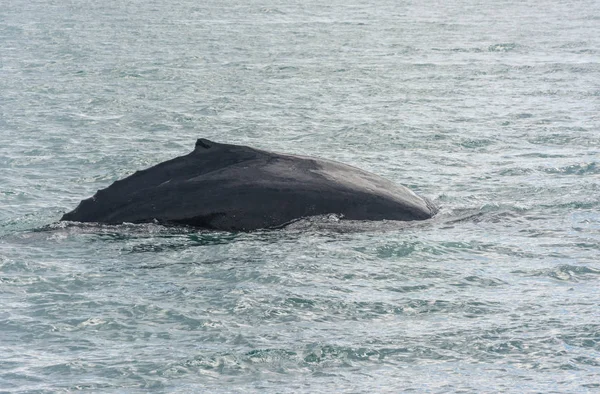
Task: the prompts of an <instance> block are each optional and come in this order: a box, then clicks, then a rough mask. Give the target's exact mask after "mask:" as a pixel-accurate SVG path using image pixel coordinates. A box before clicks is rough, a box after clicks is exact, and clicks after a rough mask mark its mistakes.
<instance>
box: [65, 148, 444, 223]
mask: <svg viewBox="0 0 600 394" xmlns="http://www.w3.org/2000/svg"><path fill="white" fill-rule="evenodd" d="M436 212H437V208H436V207H435V206H434V205H433V204H432V203H431V202H430V201H429V200H427V199H426V198H423V197H420V196H418V195H416V194H415V193H414V192H412V191H411V190H410V189H408V188H406V187H404V186H401V185H396V184H394V183H392V182H390V181H388V180H386V179H384V178H381V177H379V176H377V175H375V174H371V173H369V172H366V171H363V170H360V169H358V168H355V167H352V166H349V165H346V164H342V163H338V162H335V161H331V160H324V159H318V158H313V157H305V156H295V155H286V154H279V153H272V152H268V151H264V150H259V149H254V148H250V147H247V146H240V145H229V144H220V143H216V142H212V141H209V140H207V139H203V138H201V139H199V140H198V141H197V142H196V147H195V149H194V151H193V152H191V153H189V154H187V155H185V156H181V157H177V158H175V159H172V160H169V161H166V162H164V163H160V164H157V165H155V166H154V167H151V168H148V169H146V170H142V171H138V172H136V173H134V174H133V175H131V176H129V177H127V178H124V179H122V180H119V181H116V182H115V183H113V184H112V185H110V186H109V187H107V188H106V189H102V190H99V191H98V192H97V193H96V194H95V195H94V196H93V197H91V198H88V199H86V200H83V201H81V203H80V204H79V206H77V208H75V209H74V210H73V211H71V212H68V213H66V214H65V215H64V216H63V217H62V219H61V220H67V221H77V222H98V223H107V224H119V223H145V222H156V221H157V222H159V223H163V224H181V225H189V226H195V227H200V228H207V229H215V230H225V231H251V230H256V229H265V228H279V227H283V226H285V225H286V224H288V223H291V222H293V221H295V220H297V219H300V218H305V217H310V216H316V215H326V214H339V215H340V216H341V217H342V218H343V219H350V220H401V221H409V220H424V219H429V218H431V217H432V216H433V215H434V214H435V213H436Z"/></svg>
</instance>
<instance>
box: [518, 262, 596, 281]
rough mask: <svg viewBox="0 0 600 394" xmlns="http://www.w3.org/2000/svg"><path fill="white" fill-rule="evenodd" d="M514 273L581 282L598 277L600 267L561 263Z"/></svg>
mask: <svg viewBox="0 0 600 394" xmlns="http://www.w3.org/2000/svg"><path fill="white" fill-rule="evenodd" d="M514 273H525V274H527V275H528V276H533V277H540V276H542V277H544V276H545V277H548V278H552V279H556V280H560V281H565V282H579V281H580V280H582V279H590V278H596V277H597V276H598V275H600V269H596V268H590V267H586V266H575V265H569V264H564V265H559V266H558V267H554V268H548V269H543V270H536V271H533V272H525V271H515V272H514Z"/></svg>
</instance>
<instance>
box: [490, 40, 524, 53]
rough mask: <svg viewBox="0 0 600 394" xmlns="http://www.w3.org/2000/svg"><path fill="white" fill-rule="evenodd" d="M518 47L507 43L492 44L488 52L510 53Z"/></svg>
mask: <svg viewBox="0 0 600 394" xmlns="http://www.w3.org/2000/svg"><path fill="white" fill-rule="evenodd" d="M517 47H518V45H517V44H515V43H512V42H509V43H502V44H493V45H490V46H489V47H488V51H489V52H510V51H513V50H515V49H516V48H517Z"/></svg>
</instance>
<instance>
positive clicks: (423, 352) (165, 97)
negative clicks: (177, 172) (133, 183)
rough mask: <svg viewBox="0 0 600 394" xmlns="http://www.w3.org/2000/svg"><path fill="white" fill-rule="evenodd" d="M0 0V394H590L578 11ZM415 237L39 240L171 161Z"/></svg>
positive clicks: (594, 335) (595, 119)
mask: <svg viewBox="0 0 600 394" xmlns="http://www.w3.org/2000/svg"><path fill="white" fill-rule="evenodd" d="M291 3H293V2H284V1H276V0H265V1H261V2H258V1H253V0H250V1H236V0H230V1H212V0H209V1H205V2H198V1H191V0H182V1H175V2H159V1H138V0H134V1H110V0H109V1H103V2H90V1H76V2H62V1H52V0H39V1H35V0H34V1H23V0H10V1H9V0H0V140H1V143H0V391H6V392H56V391H59V392H60V391H75V390H88V391H94V392H95V391H102V392H147V391H164V392H201V391H210V392H311V393H315V392H333V391H347V392H398V391H409V390H413V391H416V392H432V393H434V392H435V393H437V392H453V391H459V390H461V391H462V392H472V393H480V392H492V391H512V392H546V393H548V392H596V390H598V388H600V313H599V312H598V307H599V304H600V290H599V288H600V261H599V258H598V257H599V255H600V213H599V208H600V197H599V192H600V162H599V160H598V158H599V154H600V116H599V115H598V114H599V113H600V3H598V2H597V1H594V0H584V1H574V2H562V1H500V2H498V1H480V2H475V1H472V2H470V1H456V2H447V3H449V4H446V3H445V2H416V1H414V2H411V1H377V2H372V4H364V2H352V1H350V2H348V1H339V0H332V1H329V2H322V1H312V0H310V1H304V2H298V4H291ZM198 137H205V138H209V139H214V140H216V141H224V142H230V143H243V144H248V145H252V146H256V147H261V148H265V149H270V150H276V151H283V152H291V153H300V154H310V155H316V156H321V157H326V158H332V159H336V160H340V161H343V162H346V163H349V164H353V165H356V166H359V167H361V168H364V169H367V170H371V171H373V172H376V173H378V174H380V175H383V176H385V177H388V178H390V179H392V180H394V181H396V182H398V183H402V184H405V185H408V186H410V187H412V188H413V189H414V190H416V191H417V192H419V193H421V194H423V195H426V196H428V197H431V198H432V199H433V200H434V201H436V203H437V204H438V205H440V206H441V208H442V209H441V213H440V214H439V215H438V216H437V217H436V218H435V219H433V220H431V221H428V222H425V223H419V224H417V225H397V224H394V223H369V224H356V223H343V222H342V223H340V222H339V221H338V220H337V219H336V218H335V217H329V218H317V219H310V220H305V221H302V222H300V223H297V224H295V225H294V226H292V227H291V228H289V229H286V230H282V231H263V232H255V233H250V234H228V233H218V232H204V231H194V230H190V229H173V228H164V227H161V226H157V225H139V226H133V225H123V226H114V227H110V226H94V225H85V226H83V225H80V226H78V225H64V224H57V223H56V222H57V220H58V219H59V218H60V216H61V215H62V213H64V212H65V211H67V210H71V209H73V208H74V207H75V206H76V204H77V203H78V202H79V200H81V199H82V198H87V197H89V196H91V195H92V194H93V193H94V192H95V191H96V190H97V189H99V188H104V187H106V186H108V185H109V184H111V183H112V182H113V181H115V180H117V179H119V178H122V177H124V176H126V175H128V174H130V173H132V172H133V171H135V170H138V169H142V168H145V167H148V166H150V165H153V164H156V163H158V162H160V161H163V160H166V159H169V158H172V157H174V156H178V155H182V154H186V153H188V152H189V151H190V150H192V149H193V144H194V142H195V139H196V138H198Z"/></svg>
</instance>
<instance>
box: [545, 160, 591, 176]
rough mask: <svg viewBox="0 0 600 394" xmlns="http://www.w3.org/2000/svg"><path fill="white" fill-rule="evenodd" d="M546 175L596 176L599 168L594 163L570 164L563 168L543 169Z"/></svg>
mask: <svg viewBox="0 0 600 394" xmlns="http://www.w3.org/2000/svg"><path fill="white" fill-rule="evenodd" d="M542 171H544V172H545V173H547V174H559V175H597V174H600V166H598V165H597V163H596V162H591V163H578V164H571V165H568V166H565V167H552V168H543V169H542Z"/></svg>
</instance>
